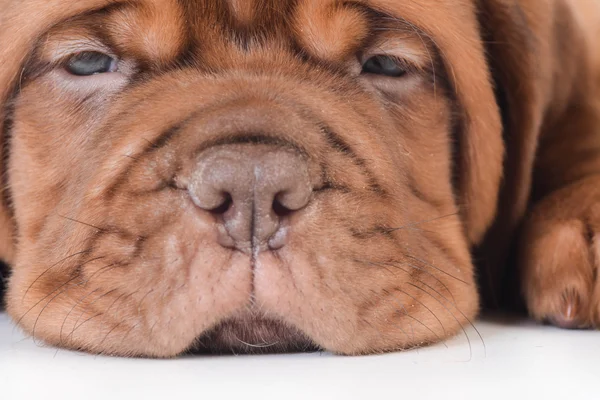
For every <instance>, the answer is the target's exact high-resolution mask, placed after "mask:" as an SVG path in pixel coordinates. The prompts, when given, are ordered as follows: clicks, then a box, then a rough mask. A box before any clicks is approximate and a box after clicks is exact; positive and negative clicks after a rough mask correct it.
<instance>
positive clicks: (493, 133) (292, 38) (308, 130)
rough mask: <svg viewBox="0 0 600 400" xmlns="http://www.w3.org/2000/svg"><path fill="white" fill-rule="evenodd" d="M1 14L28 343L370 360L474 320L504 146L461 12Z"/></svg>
mask: <svg viewBox="0 0 600 400" xmlns="http://www.w3.org/2000/svg"><path fill="white" fill-rule="evenodd" d="M5 3H6V4H7V5H6V6H5V7H6V9H7V10H8V13H7V16H6V17H5V20H4V21H3V24H4V25H3V26H8V27H9V28H10V29H7V28H3V31H10V32H12V36H9V33H5V34H4V33H3V35H5V36H2V39H3V40H2V43H5V44H3V46H6V48H5V49H3V50H2V52H3V59H6V60H10V62H8V61H7V64H6V68H3V71H2V74H4V75H3V76H2V79H3V81H2V83H3V84H4V83H6V87H7V88H10V89H13V90H12V92H10V93H9V92H8V89H7V91H6V93H4V95H5V96H4V97H5V98H6V99H7V107H6V115H5V119H6V123H5V127H4V136H5V137H6V138H7V139H6V141H5V142H4V145H3V149H4V153H5V155H6V159H7V164H6V167H7V174H6V175H7V177H8V178H7V179H8V187H9V190H8V191H7V192H6V199H5V200H6V209H5V210H4V213H3V218H5V219H6V223H5V224H4V225H3V226H4V227H6V228H5V230H6V234H5V235H6V237H7V238H9V239H10V238H12V241H13V242H14V243H15V245H14V246H11V245H9V244H10V242H11V240H9V239H7V243H8V244H5V247H6V249H5V250H4V254H5V258H9V259H10V261H12V263H13V265H14V268H13V274H12V278H11V282H10V289H9V293H8V309H9V312H10V314H11V315H12V316H13V318H14V319H15V320H16V321H18V323H19V324H20V325H21V326H22V327H23V328H24V329H25V330H26V331H27V332H29V333H31V334H33V335H34V336H36V337H38V338H41V339H43V340H44V341H46V342H47V343H50V344H53V345H57V346H63V347H69V348H75V349H82V350H85V351H90V352H96V353H106V354H119V355H135V356H156V357H169V356H174V355H177V354H180V353H181V352H183V351H186V350H189V349H208V350H215V351H230V350H233V351H237V352H244V351H257V350H260V349H264V348H266V349H268V350H297V349H304V348H314V347H317V348H323V349H326V350H330V351H334V352H338V353H343V354H362V353H371V352H381V351H390V350H396V349H403V348H410V347H414V346H419V345H422V344H426V343H431V342H435V341H438V340H441V339H444V338H446V337H447V336H449V335H452V334H454V333H456V332H458V331H459V330H460V329H461V327H462V326H463V325H464V324H466V323H468V320H469V318H472V317H473V316H474V315H475V313H476V312H477V308H478V301H477V292H476V287H475V284H474V277H473V275H474V273H473V267H472V264H471V260H470V255H469V251H470V247H471V246H472V245H473V244H474V243H476V242H477V241H478V240H479V239H480V238H481V236H482V234H483V232H484V231H485V229H486V228H487V226H488V225H489V224H490V220H491V219H492V217H493V213H494V209H495V201H496V197H497V192H498V181H499V177H500V164H501V158H502V151H501V144H500V123H499V113H498V108H497V105H496V103H495V100H494V96H493V93H492V89H491V84H490V79H489V76H488V72H487V67H486V64H485V60H484V56H483V50H482V48H481V47H480V44H479V43H480V41H479V37H478V30H477V23H476V18H475V10H474V7H473V6H472V5H471V3H470V2H467V1H462V2H457V1H456V0H452V1H442V2H440V1H435V2H430V1H427V0H414V1H405V2H396V1H385V0H373V1H353V2H338V1H324V0H318V1H316V0H315V1H312V0H299V1H289V2H288V1H279V0H278V1H267V0H265V1H241V0H240V1H237V0H236V1H234V0H230V1H209V0H203V1H185V0H183V1H175V0H172V1H171V0H169V1H149V0H148V1H138V2H112V1H76V2H75V1H73V2H69V5H68V6H66V5H65V4H64V1H43V2H40V1H22V0H21V1H15V2H12V1H8V2H7V1H6V0H5V1H4V3H2V4H5ZM399 3H402V4H399ZM430 3H432V4H433V3H435V5H432V4H430ZM36 7H41V8H43V9H46V11H47V12H45V13H39V12H38V13H35V14H32V13H31V12H29V10H31V9H34V8H36ZM65 10H67V11H65ZM425 10H427V12H425ZM41 14H44V16H43V18H42V17H40V18H41V19H40V20H35V18H37V17H31V15H36V16H37V15H41ZM8 24H12V25H8ZM17 26H19V27H20V29H16V27H17ZM7 37H10V38H11V41H6V40H4V39H6V38H7ZM465 60H467V61H465ZM10 63H12V64H10ZM467 66H468V68H467ZM7 71H8V72H7ZM11 93H12V94H11ZM484 161H485V163H484ZM9 228H10V229H9Z"/></svg>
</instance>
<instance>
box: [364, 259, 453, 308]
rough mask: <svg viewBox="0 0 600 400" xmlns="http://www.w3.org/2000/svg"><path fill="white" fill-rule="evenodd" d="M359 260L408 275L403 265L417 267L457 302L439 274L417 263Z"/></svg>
mask: <svg viewBox="0 0 600 400" xmlns="http://www.w3.org/2000/svg"><path fill="white" fill-rule="evenodd" d="M356 261H357V262H360V263H362V264H367V265H373V266H376V267H383V268H385V267H392V268H395V269H399V270H400V271H402V272H404V273H406V274H407V275H409V276H411V274H410V272H408V271H406V270H405V269H404V268H402V267H401V266H407V267H411V268H413V269H416V270H418V271H421V272H423V273H424V274H427V275H429V276H431V277H432V278H433V279H435V281H436V282H437V283H439V284H440V285H441V286H443V288H444V289H446V291H447V292H448V294H449V295H450V297H452V300H453V303H455V302H456V299H455V298H454V295H453V294H452V291H451V290H450V289H449V288H448V286H447V285H446V284H445V283H444V282H443V281H442V280H441V279H440V278H438V277H437V276H435V275H434V274H432V273H431V272H429V271H427V270H426V269H424V268H421V267H418V266H416V265H413V264H408V263H404V262H401V261H393V262H387V263H380V262H375V261H362V260H356ZM385 269H386V270H387V271H388V272H389V273H392V271H390V270H389V269H387V268H385Z"/></svg>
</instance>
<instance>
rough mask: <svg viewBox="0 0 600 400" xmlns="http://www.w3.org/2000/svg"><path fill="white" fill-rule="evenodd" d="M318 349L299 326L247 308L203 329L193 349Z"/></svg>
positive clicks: (252, 351)
mask: <svg viewBox="0 0 600 400" xmlns="http://www.w3.org/2000/svg"><path fill="white" fill-rule="evenodd" d="M319 350H320V348H319V346H318V345H316V344H315V343H314V342H313V341H312V340H311V339H310V338H309V337H308V336H307V335H306V334H304V333H303V332H302V331H300V330H299V329H297V328H294V327H291V326H289V325H288V324H285V323H283V322H281V321H280V320H278V319H274V318H269V317H267V316H262V315H259V313H258V312H256V311H247V312H245V313H244V314H243V315H239V316H236V317H232V318H230V319H227V320H225V321H222V322H221V323H219V324H218V325H217V326H215V327H213V328H212V329H210V330H208V331H206V332H204V333H203V334H202V335H201V336H200V337H198V339H197V341H196V344H195V345H194V346H193V350H192V351H193V352H197V353H234V354H240V353H242V354H252V353H289V352H307V351H319Z"/></svg>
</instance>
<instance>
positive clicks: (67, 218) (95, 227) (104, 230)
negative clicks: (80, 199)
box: [57, 214, 106, 232]
mask: <svg viewBox="0 0 600 400" xmlns="http://www.w3.org/2000/svg"><path fill="white" fill-rule="evenodd" d="M57 215H58V216H59V217H61V218H64V219H66V220H67V221H71V222H75V223H78V224H81V225H84V226H87V227H90V228H94V229H96V230H97V231H98V232H106V229H103V228H99V227H97V226H95V225H92V224H88V223H87V222H83V221H80V220H78V219H75V218H70V217H67V216H65V215H61V214H57Z"/></svg>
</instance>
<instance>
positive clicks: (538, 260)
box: [519, 185, 600, 329]
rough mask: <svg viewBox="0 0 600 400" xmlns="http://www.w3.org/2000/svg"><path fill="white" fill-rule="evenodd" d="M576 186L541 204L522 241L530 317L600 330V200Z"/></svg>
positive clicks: (527, 223) (591, 192)
mask: <svg viewBox="0 0 600 400" xmlns="http://www.w3.org/2000/svg"><path fill="white" fill-rule="evenodd" d="M597 191H598V189H596V188H591V187H589V186H588V187H586V186H585V185H577V186H576V187H571V188H568V189H565V190H563V191H561V192H556V193H554V194H553V195H551V196H550V197H548V198H547V199H545V200H544V201H542V202H541V203H540V204H538V205H537V206H536V207H535V208H534V210H533V214H532V215H531V217H530V218H529V219H528V220H527V222H526V224H525V228H524V231H523V236H522V238H521V243H520V257H519V259H520V271H521V277H522V282H521V285H522V291H523V294H524V298H525V301H526V303H527V307H528V309H529V313H530V314H531V315H532V316H533V317H534V318H535V319H536V320H538V321H544V322H549V323H552V324H554V325H556V326H559V327H562V328H571V329H573V328H596V329H599V328H600V282H599V281H598V277H597V275H598V270H599V268H600V197H599V196H597V194H596V193H594V192H597Z"/></svg>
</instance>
